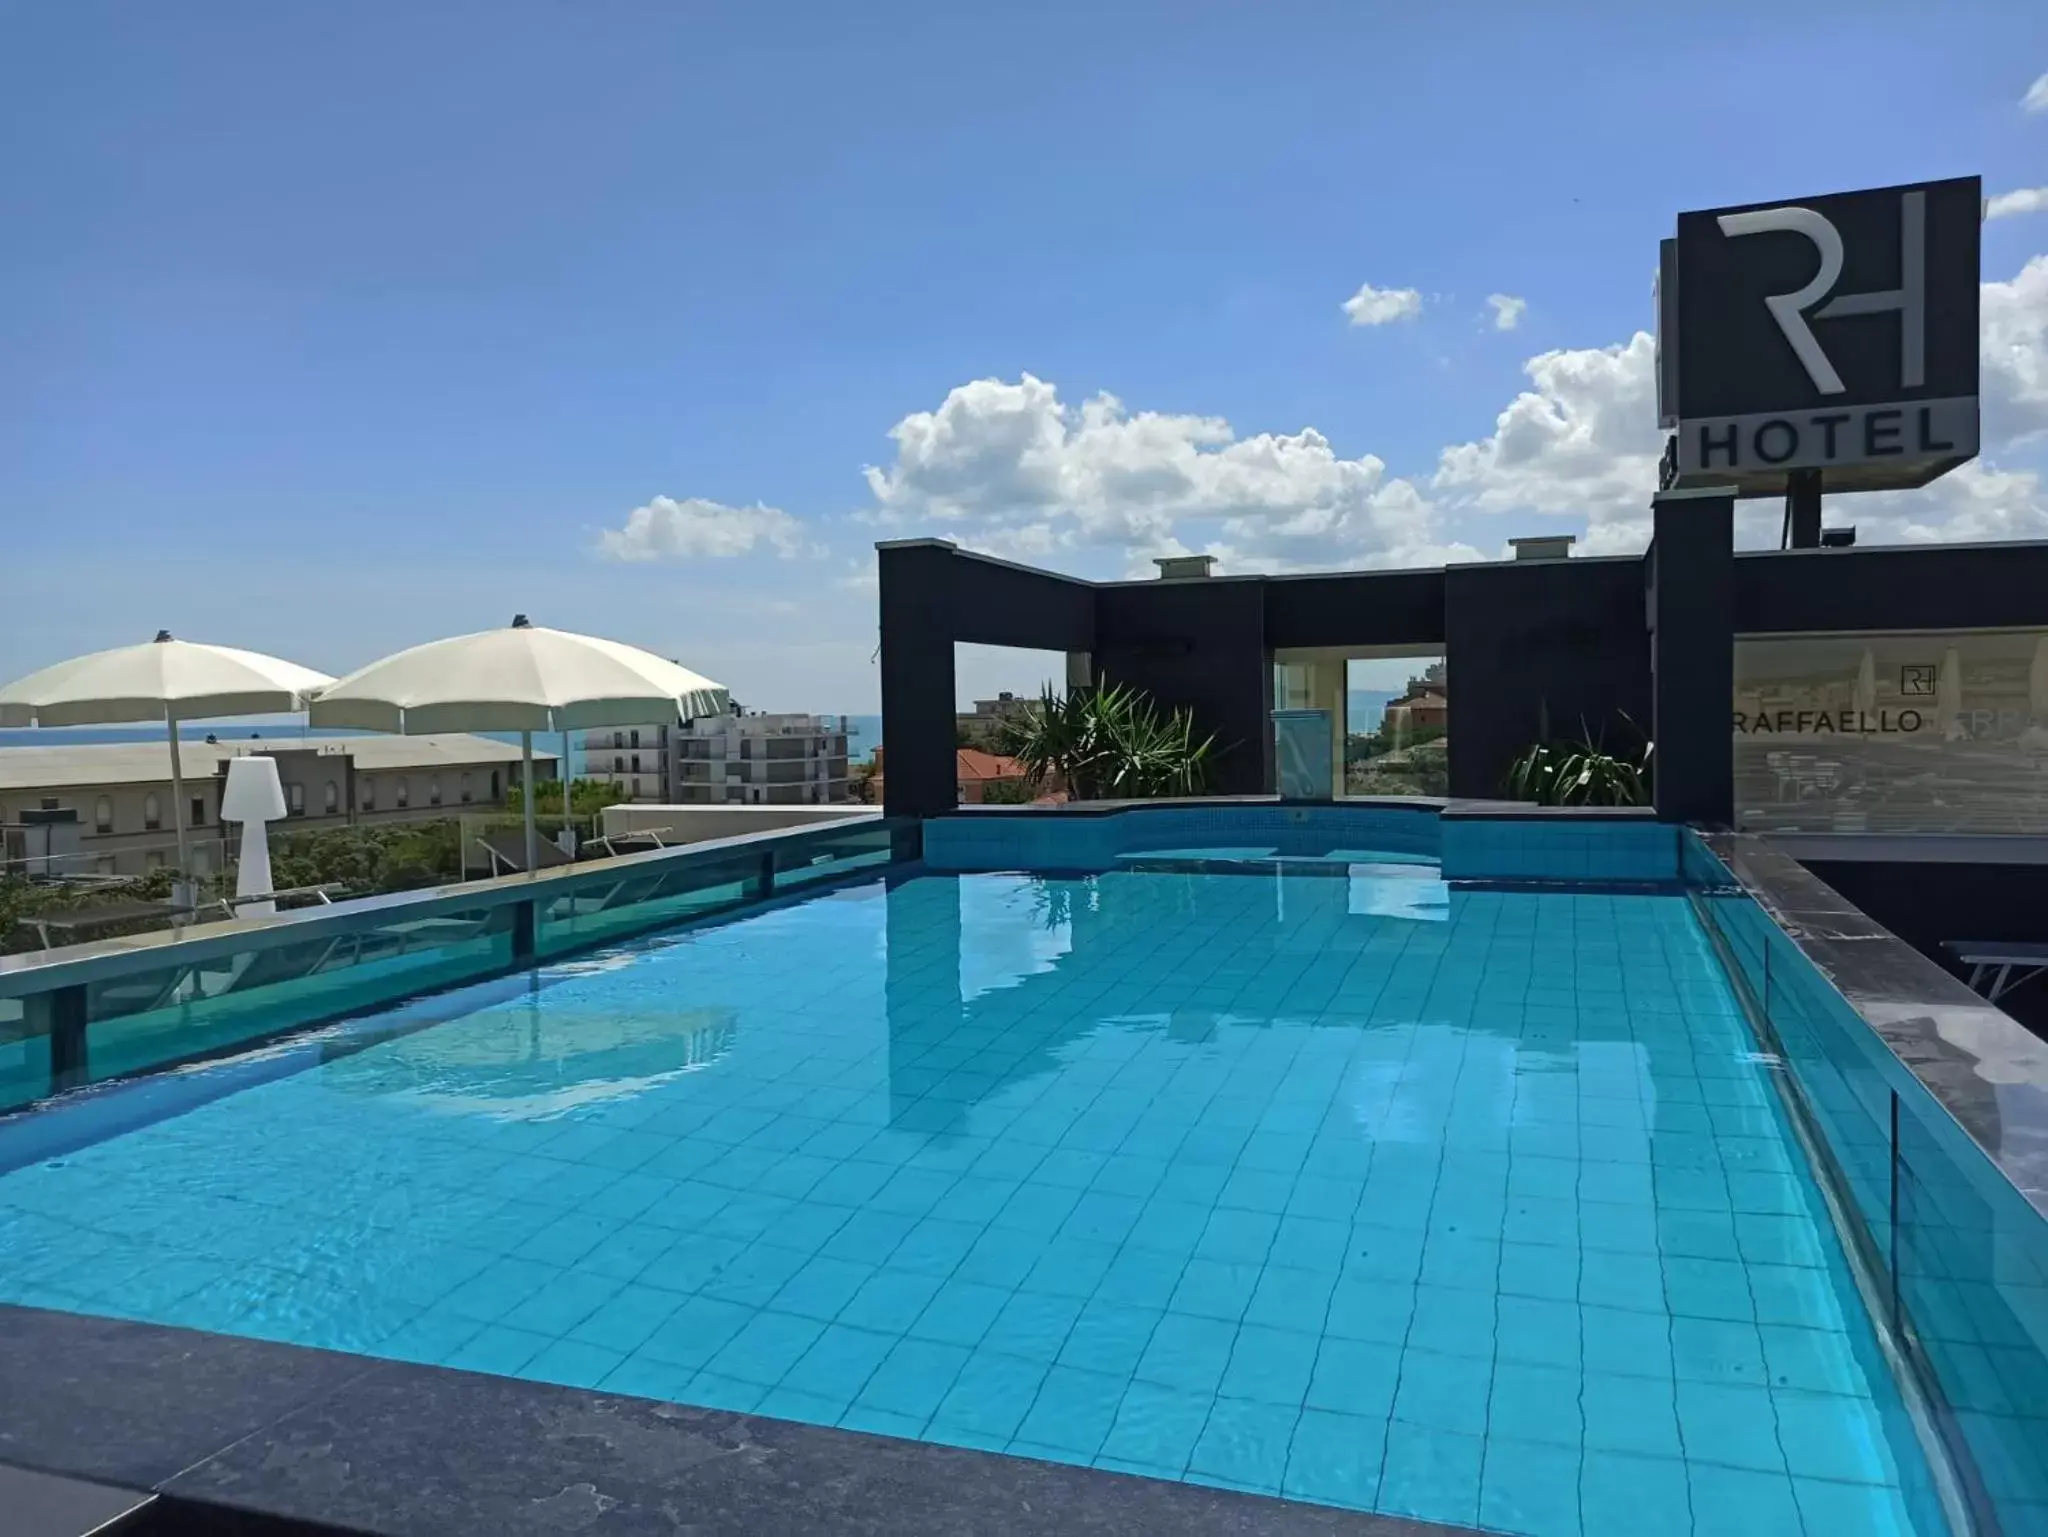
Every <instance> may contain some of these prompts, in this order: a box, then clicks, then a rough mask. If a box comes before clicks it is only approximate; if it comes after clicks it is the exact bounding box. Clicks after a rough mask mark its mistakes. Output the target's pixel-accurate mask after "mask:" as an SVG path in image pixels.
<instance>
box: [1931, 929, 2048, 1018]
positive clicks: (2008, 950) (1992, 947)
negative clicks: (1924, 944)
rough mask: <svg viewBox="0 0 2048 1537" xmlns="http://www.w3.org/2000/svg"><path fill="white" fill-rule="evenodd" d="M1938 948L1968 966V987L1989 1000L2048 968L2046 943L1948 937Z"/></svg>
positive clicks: (1994, 1000) (2003, 994) (2047, 946)
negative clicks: (1949, 938)
mask: <svg viewBox="0 0 2048 1537" xmlns="http://www.w3.org/2000/svg"><path fill="white" fill-rule="evenodd" d="M1942 948H1943V949H1944V950H1946V951H1948V953H1949V954H1950V955H1953V956H1954V957H1955V958H1956V959H1957V960H1959V961H1961V962H1962V963H1963V964H1964V965H1965V966H1967V967H1969V968H1970V986H1971V987H1972V988H1974V989H1975V990H1976V991H1978V992H1980V993H1982V994H1983V995H1984V996H1985V997H1986V998H1988V999H1989V1000H1990V1001H1991V1002H1993V1003H1996V1002H1998V1000H1999V999H2001V998H2003V997H2004V996H2005V995H2006V994H2007V993H2009V992H2011V991H2012V990H2013V989H2014V988H2016V987H2019V986H2021V985H2022V984H2024V983H2027V982H2031V981H2033V980H2034V978H2036V977H2038V976H2040V975H2041V973H2042V972H2044V971H2048V944H2033V943H2029V942H2027V941H2025V940H2018V941H2015V940H1970V939H1951V940H1949V941H1948V942H1947V943H1945V944H1944V945H1943V946H1942Z"/></svg>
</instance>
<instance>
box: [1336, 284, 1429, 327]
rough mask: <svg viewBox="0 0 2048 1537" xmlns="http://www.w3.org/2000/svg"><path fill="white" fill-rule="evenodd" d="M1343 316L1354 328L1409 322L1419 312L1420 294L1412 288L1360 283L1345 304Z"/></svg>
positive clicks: (1420, 309)
mask: <svg viewBox="0 0 2048 1537" xmlns="http://www.w3.org/2000/svg"><path fill="white" fill-rule="evenodd" d="M1344 313H1345V314H1346V315H1348V316H1350V318H1351V323H1352V324H1353V325H1355V326H1383V325H1385V324H1387V323H1388V322H1389V321H1393V320H1410V319H1413V318H1414V317H1415V316H1417V315H1420V314H1421V313H1422V295H1421V294H1420V293H1418V292H1417V291H1416V290H1415V289H1413V288H1375V287H1373V286H1372V284H1370V283H1360V284H1359V285H1358V292H1357V293H1355V294H1353V295H1352V296H1351V297H1350V298H1348V299H1346V300H1345V301H1344Z"/></svg>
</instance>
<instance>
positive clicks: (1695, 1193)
mask: <svg viewBox="0 0 2048 1537" xmlns="http://www.w3.org/2000/svg"><path fill="white" fill-rule="evenodd" d="M1435 877H1436V872H1435V871H1434V870H1433V869H1432V868H1430V867H1428V866H1426V865H1411V866H1409V867H1407V868H1405V869H1404V868H1398V867H1396V866H1394V865H1392V864H1390V863H1384V862H1381V863H1376V864H1374V865H1373V866H1372V867H1371V871H1370V873H1359V874H1352V873H1350V872H1349V871H1348V870H1346V869H1343V868H1341V867H1340V868H1338V869H1335V870H1330V871H1326V872H1323V873H1309V872H1308V871H1306V870H1285V869H1281V868H1273V869H1268V870H1265V871H1263V872H1262V873H1258V874H1216V873H1188V872H1183V871H1177V870H1165V869H1159V870H1153V869H1121V870H1112V871H1109V872H1107V873H1103V874H1100V875H1093V876H1076V877H1054V876H1033V875H1016V874H966V875H957V876H955V875H937V874H918V875H912V876H910V877H908V878H894V879H889V880H881V879H876V880H873V881H870V882H868V883H866V884H860V885H853V886H848V887H843V888H840V889H837V890H834V891H832V892H829V893H824V894H820V895H818V896H814V897H812V898H810V899H809V900H806V901H802V902H799V903H796V904H793V905H788V906H784V907H780V908H775V909H772V910H768V911H762V912H757V913H754V914H751V915H746V916H742V917H739V918H737V919H734V920H732V921H728V922H724V923H720V924H716V925H712V926H706V927H702V928H697V929H693V930H690V931H686V932H683V933H680V934H677V935H672V936H666V937H661V938H656V939H654V940H650V941H641V942H637V943H634V944H631V945H626V946H621V947H619V948H617V949H615V950H612V951H609V952H605V953H603V954H601V955H599V956H597V957H594V958H592V959H588V960H584V961H580V962H576V963H571V964H564V965H558V966H554V967H550V968H545V969H543V970H542V971H540V972H537V973H534V974H533V975H532V976H531V978H530V979H522V980H521V981H519V982H517V983H514V984H512V985H510V986H507V985H506V984H494V985H493V986H491V987H489V988H485V989H478V990H473V991H472V992H471V993H469V994H456V995H450V996H447V997H444V998H443V999H441V1000H439V1001H438V1002H437V1004H436V1010H435V1015H434V1018H435V1019H436V1020H437V1022H434V1023H431V1024H425V1025H424V1026H423V1027H422V1028H419V1029H417V1030H412V1031H410V1032H409V1033H400V1034H388V1033H383V1034H379V1033H376V1032H372V1031H367V1030H364V1029H362V1028H360V1027H352V1026H345V1027H342V1028H340V1029H339V1030H336V1031H333V1032H330V1034H329V1039H330V1040H331V1042H332V1046H331V1049H330V1050H329V1051H328V1052H327V1053H326V1054H325V1060H318V1061H317V1065H308V1066H305V1067H304V1068H303V1069H302V1070H300V1071H296V1072H293V1073H291V1074H289V1075H287V1076H282V1077H277V1078H274V1079H272V1080H271V1081H267V1082H262V1083H257V1084H254V1085H253V1086H251V1087H247V1088H243V1089H240V1090H238V1091H237V1092H232V1093H226V1094H222V1095H221V1096H219V1097H216V1098H212V1099H208V1100H204V1101H203V1102H202V1101H200V1100H198V1099H195V1100H194V1101H193V1102H192V1103H191V1105H190V1108H187V1109H185V1110H184V1111H183V1112H182V1113H180V1114H176V1115H172V1116H168V1117H165V1118H163V1119H159V1120H155V1121H153V1122H150V1123H148V1124H144V1125H141V1126H138V1127H135V1128H134V1129H131V1130H127V1131H124V1132H121V1133H120V1134H118V1135H113V1136H109V1137H106V1138H105V1139H103V1140H98V1141H93V1142H90V1143H88V1144H87V1145H84V1146H81V1147H79V1148H77V1149H75V1150H74V1151H71V1152H69V1153H66V1154H64V1155H62V1156H60V1157H55V1158H49V1159H45V1160H42V1161H40V1162H36V1163H32V1164H29V1165H26V1166H23V1167H20V1168H16V1169H14V1170H13V1171H12V1172H10V1173H8V1174H6V1175H5V1176H4V1177H0V1260H4V1263H0V1299H4V1300H7V1301H13V1302H20V1303H28V1304H34V1305H39V1306H47V1307H58V1308H67V1309H71V1310H75V1311H82V1312H94V1313H108V1314H115V1315H120V1316H127V1317H136V1318H143V1319H148V1320H151V1321H155V1322H160V1323H168V1324H178V1325H186V1326H191V1327H198V1328H207V1329H215V1330H222V1331H226V1332H232V1333H241V1334H249V1335H258V1336H264V1337H269V1338H274V1339H281V1340H286V1341H290V1342H294V1343H301V1344H311V1345H321V1346H328V1347H331V1348H338V1349H345V1350H353V1351H359V1352H365V1353H369V1354H377V1355H385V1356H392V1357H398V1358H403V1359H410V1360H417V1361H424V1362H430V1363H434V1364H441V1365H448V1366H455V1367H466V1368H470V1369H474V1370H482V1371H489V1372H498V1373H504V1374H509V1375H517V1376H522V1377H528V1378H537V1379H543V1380H549V1381H556V1382H562V1383H567V1384H571V1385H577V1386H585V1387H601V1388H605V1389H608V1390H612V1391H618V1392H625V1393H633V1394H640V1395H645V1396H650V1397H658V1398H671V1399H676V1400H680V1401H685V1402H691V1403H697V1404H703V1405H708V1406H714V1407H729V1408H733V1409H739V1410H745V1411H750V1412H759V1413H763V1414H772V1415H782V1416H786V1417H788V1418H792V1419H798V1420H805V1421H811V1422H815V1423H823V1424H834V1425H841V1426H845V1427H848V1428H852V1429H859V1430H869V1431H877V1432H882V1433H887V1434H894V1435H903V1436H913V1437H919V1438H923V1439H927V1440H933V1441H942V1442H948V1443H952V1444H958V1445H963V1446H972V1447H982V1448H990V1449H995V1450H1001V1451H1007V1452H1011V1453H1015V1454H1019V1455H1024V1456H1033V1457H1043V1458H1052V1459H1056V1460H1062V1461H1071V1462H1086V1463H1092V1464H1094V1465H1097V1466H1101V1467H1105V1468H1110V1469H1117V1470H1122V1471H1129V1472H1138V1473H1146V1474H1152V1475H1155V1476H1162V1477H1168V1478H1185V1479H1192V1480H1197V1481H1202V1482H1209V1483H1217V1484H1224V1485H1228V1486H1231V1487H1238V1488H1245V1489H1250V1490H1255V1491H1259V1492H1264V1493H1269V1494H1280V1495H1283V1496H1288V1497H1293V1498H1299V1499H1304V1500H1313V1501H1318V1502H1323V1503H1329V1504H1337V1505H1346V1506H1353V1507H1358V1508H1364V1509H1373V1510H1381V1511H1388V1512H1395V1513H1401V1514H1408V1515H1413V1516H1418V1517H1422V1518H1426V1519H1432V1520H1437V1521H1444V1522H1453V1523H1461V1524H1466V1525H1479V1526H1484V1527H1488V1528H1492V1529H1496V1530H1502V1531H1508V1532H1519V1533H1529V1534H1536V1537H1549V1534H1554V1533H1580V1532H1583V1533H1585V1534H1588V1537H1609V1534H1620V1533H1637V1532H1644V1531H1655V1532H1667V1531H1668V1532H1685V1531H1695V1532H1700V1533H1707V1532H1717V1531H1729V1532H1741V1533H1744V1534H1759V1533H1770V1532H1779V1531H1784V1532H1801V1531H1804V1532H1810V1533H1813V1534H1816V1537H1817V1534H1820V1533H1834V1532H1849V1531H1854V1532H1874V1533H1891V1532H1909V1531H1915V1530H1920V1531H1924V1532H1928V1533H1930V1534H1931V1532H1932V1531H1933V1530H1934V1528H1932V1527H1931V1526H1921V1527H1915V1526H1914V1524H1913V1520H1914V1516H1913V1514H1912V1512H1913V1511H1917V1510H1918V1508H1919V1507H1918V1505H1917V1504H1915V1503H1914V1502H1912V1501H1911V1500H1909V1498H1908V1497H1907V1495H1906V1491H1910V1490H1912V1489H1915V1488H1918V1487H1922V1486H1924V1483H1925V1478H1926V1475H1925V1471H1924V1469H1922V1468H1920V1467H1919V1465H1918V1463H1917V1459H1918V1456H1919V1453H1918V1451H1917V1449H1916V1446H1915V1443H1914V1441H1913V1439H1912V1437H1911V1435H1910V1434H1909V1433H1908V1432H1907V1430H1906V1427H1905V1424H1904V1413H1903V1408H1902V1406H1901V1404H1900V1402H1899V1399H1898V1397H1897V1394H1896V1390H1895V1389H1894V1388H1893V1386H1892V1383H1891V1379H1890V1378H1889V1376H1888V1375H1887V1373H1886V1372H1885V1369H1884V1367H1883V1365H1882V1364H1881V1362H1880V1360H1879V1358H1878V1355H1877V1351H1876V1344H1875V1340H1874V1338H1873V1336H1872V1334H1871V1330H1870V1326H1869V1324H1868V1321H1867V1319H1866V1317H1865V1315H1864V1313H1863V1311H1862V1308H1861V1305H1860V1303H1859V1302H1858V1300H1857V1297H1856V1293H1855V1291H1854V1289H1853V1287H1852V1286H1851V1284H1850V1282H1849V1278H1848V1276H1847V1273H1846V1271H1845V1269H1844V1266H1843V1261H1842V1257H1841V1255H1840V1252H1839V1250H1838V1248H1837V1245H1836V1241H1835V1238H1834V1236H1833V1231H1832V1228H1831V1227H1830V1225H1829V1223H1828V1220H1827V1218H1826V1215H1825V1212H1824V1209H1823V1207H1822V1204H1821V1201H1820V1196H1819V1192H1818V1191H1817V1189H1816V1188H1815V1186H1814V1184H1813V1182H1812V1180H1811V1178H1810V1176H1809V1175H1808V1173H1807V1172H1806V1169H1805V1166H1804V1163H1803V1160H1802V1155H1801V1153H1800V1151H1799V1149H1798V1147H1797V1146H1796V1144H1795V1143H1794V1142H1793V1141H1792V1139H1791V1138H1790V1136H1789V1135H1788V1133H1787V1131H1786V1129H1785V1127H1784V1125H1783V1123H1782V1121H1781V1118H1780V1113H1779V1110H1778V1107H1777V1103H1776V1099H1775V1095H1774V1093H1773V1090H1772V1088H1771V1086H1770V1084H1769V1082H1768V1080H1767V1077H1766V1073H1767V1071H1768V1068H1767V1066H1766V1065H1765V1064H1764V1063H1763V1062H1761V1061H1760V1060H1759V1058H1758V1055H1757V1053H1756V1051H1755V1047H1754V1043H1753V1042H1752V1041H1751V1039H1750V1038H1749V1035H1748V1032H1747V1028H1746V1026H1745V1024H1744V1021H1743V1019H1742V1017H1741V1015H1740V1012H1739V1010H1738V1008H1737V1005H1736V1002H1735V1000H1734V998H1733V996H1732V995H1731V994H1730V992H1729V990H1728V985H1727V983H1726V981H1725V978H1724V977H1723V975H1722V973H1721V971H1720V969H1719V967H1718V965H1717V964H1716V961H1715V959H1714V956H1713V953H1712V951H1711V950H1710V948H1709V946H1708V943H1707V940H1706V938H1705V936H1704V935H1703V934H1702V932H1701V931H1700V929H1699V928H1698V926H1697V924H1696V922H1695V920H1694V919H1693V916H1692V912H1691V909H1690V908H1689V906H1688V905H1687V904H1686V903H1685V902H1684V901H1682V900H1680V899H1677V898H1674V897H1664V896H1650V895H1612V894H1592V893H1588V892H1570V891H1558V892H1543V893H1534V892H1526V891H1497V890H1471V889H1465V890H1460V889H1452V888H1448V887H1446V886H1445V884H1444V883H1443V882H1441V881H1440V880H1438V879H1436V878H1435ZM357 1047H360V1049H355V1048H357ZM310 1060H312V1059H309V1061H310ZM233 1070H234V1069H233V1066H232V1065H224V1066H215V1067H211V1068H203V1069H199V1070H197V1071H196V1072H195V1073H194V1074H193V1075H191V1076H192V1077H193V1079H194V1080H195V1081H197V1080H203V1079H204V1078H206V1077H207V1076H208V1075H209V1074H215V1075H219V1074H227V1073H230V1072H232V1071H233ZM41 1113H42V1114H44V1115H51V1116H64V1115H76V1116H79V1117H81V1118H84V1117H90V1116H92V1115H94V1114H98V1113H100V1106H99V1105H98V1104H95V1103H92V1102H83V1103H80V1104H79V1105H78V1106H77V1107H76V1108H71V1107H66V1106H63V1105H61V1104H60V1105H59V1106H57V1107H54V1108H52V1109H50V1110H46V1111H44V1112H41Z"/></svg>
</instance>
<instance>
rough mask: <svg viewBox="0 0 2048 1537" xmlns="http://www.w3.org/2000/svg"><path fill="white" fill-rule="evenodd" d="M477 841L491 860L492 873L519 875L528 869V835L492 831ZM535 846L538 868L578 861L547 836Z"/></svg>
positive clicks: (558, 866) (571, 863)
mask: <svg viewBox="0 0 2048 1537" xmlns="http://www.w3.org/2000/svg"><path fill="white" fill-rule="evenodd" d="M476 841H477V844H478V846H479V847H480V848H482V849H483V851H484V853H485V854H486V855H487V856H488V857H489V859H490V861H491V874H493V875H518V874H520V873H521V872H522V871H524V870H525V869H526V835H525V834H524V833H521V832H515V833H492V834H491V835H489V836H488V837H483V838H479V839H477V840H476ZM535 848H536V851H537V852H538V854H539V856H540V863H539V866H538V868H540V869H542V870H554V869H558V868H560V867H561V866H563V865H573V864H574V863H576V861H575V860H574V859H572V858H570V856H569V855H567V854H564V853H563V852H562V851H561V849H560V848H559V847H558V846H556V845H555V844H552V843H550V842H548V840H547V839H545V838H542V839H540V840H539V841H538V842H537V843H536V844H535Z"/></svg>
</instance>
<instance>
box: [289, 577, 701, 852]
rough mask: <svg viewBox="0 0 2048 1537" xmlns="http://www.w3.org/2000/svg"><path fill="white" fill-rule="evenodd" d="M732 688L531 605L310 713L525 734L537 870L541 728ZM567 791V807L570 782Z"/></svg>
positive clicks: (336, 720) (627, 715)
mask: <svg viewBox="0 0 2048 1537" xmlns="http://www.w3.org/2000/svg"><path fill="white" fill-rule="evenodd" d="M729 697H730V696H729V695H728V694H727V693H726V690H725V688H724V686H723V685H722V684H717V683H713V682H712V681H711V680H710V679H709V678H704V677H700V676H698V675H697V674H696V673H694V672H691V671H690V669H689V668H687V667H682V666H678V665H677V664H676V663H674V662H670V661H667V660H664V659H663V658H661V657H658V656H656V655H655V654H654V653H653V652H651V651H642V650H641V649H640V648H639V647H638V646H627V645H622V644H620V643H619V642H618V641H615V640H600V639H599V638H598V637H596V636H594V635H576V634H572V633H571V632H569V631H567V630H550V629H546V628H543V627H541V626H537V625H531V624H528V623H527V621H526V616H525V615H524V614H519V615H517V616H515V617H514V618H513V620H512V623H511V624H510V625H509V626H508V627H507V628H505V629H502V630H481V631H479V632H477V633H476V634H474V635H456V636H451V637H450V638H449V639H447V640H436V641H429V642H428V643H427V644H426V645H424V646H414V647H412V648H410V649H409V650H406V651H399V652H395V653H394V654H392V655H391V656H387V657H385V658H383V659H382V660H381V661H376V662H372V663H370V665H369V666H367V667H359V668H357V669H356V670H355V671H354V672H352V673H350V674H349V675H348V676H347V677H345V678H342V679H341V680H340V681H338V682H336V683H333V684H330V685H329V686H328V687H326V688H324V689H322V690H321V691H320V693H319V695H318V697H316V698H315V699H314V700H313V702H312V705H311V707H310V708H309V710H308V712H307V718H308V719H309V720H310V721H311V722H312V724H314V725H316V726H357V727H362V728H365V729H367V730H371V731H393V732H400V733H404V734H407V735H418V734H420V733H424V732H430V731H516V732H518V733H519V745H520V753H521V759H522V764H521V766H522V783H523V785H524V793H523V795H522V797H521V799H522V800H524V802H525V806H526V868H527V870H528V871H529V872H531V871H532V870H533V868H534V866H535V864H536V863H537V861H538V859H539V842H540V839H539V835H538V833H537V832H536V831H535V828H534V806H533V734H534V733H535V732H536V731H582V730H588V729H589V728H591V727H593V726H626V725H636V724H638V723H640V722H642V721H647V720H675V721H685V720H692V719H695V718H696V717H698V716H703V715H718V714H721V713H723V712H724V711H725V709H726V708H727V703H728V699H729ZM567 772H568V765H567V764H566V763H565V764H564V765H563V773H564V774H565V775H566V774H567ZM563 793H564V796H565V802H564V806H563V810H564V811H565V812H566V811H567V809H568V807H567V803H566V795H567V786H566V783H565V785H564V792H563Z"/></svg>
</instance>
